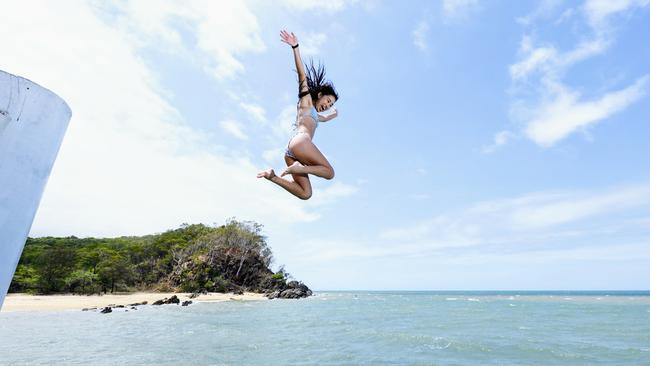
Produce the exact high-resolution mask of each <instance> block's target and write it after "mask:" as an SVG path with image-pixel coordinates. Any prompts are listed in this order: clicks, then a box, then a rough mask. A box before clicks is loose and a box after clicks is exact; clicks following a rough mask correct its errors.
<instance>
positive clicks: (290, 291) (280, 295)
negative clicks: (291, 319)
mask: <svg viewBox="0 0 650 366" xmlns="http://www.w3.org/2000/svg"><path fill="white" fill-rule="evenodd" d="M311 295H312V291H311V290H310V289H309V287H307V285H305V284H304V283H302V282H298V281H291V282H289V283H287V286H286V287H285V288H284V289H282V290H275V291H271V292H268V293H266V297H268V298H269V299H300V298H303V297H308V296H311Z"/></svg>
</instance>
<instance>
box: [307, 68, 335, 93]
mask: <svg viewBox="0 0 650 366" xmlns="http://www.w3.org/2000/svg"><path fill="white" fill-rule="evenodd" d="M305 69H306V70H305V76H306V78H307V87H308V88H309V94H310V96H311V99H312V100H317V99H318V93H321V94H322V95H331V96H333V97H334V99H336V100H339V94H338V93H337V92H336V89H334V84H332V82H331V81H326V80H325V66H324V65H321V63H320V62H319V63H318V68H316V67H315V66H314V60H313V59H310V62H309V66H307V67H305Z"/></svg>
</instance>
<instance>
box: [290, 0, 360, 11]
mask: <svg viewBox="0 0 650 366" xmlns="http://www.w3.org/2000/svg"><path fill="white" fill-rule="evenodd" d="M355 2H356V1H355V0H348V1H346V0H327V1H322V0H282V1H281V3H282V5H284V6H285V7H287V8H289V9H291V10H298V11H307V10H325V11H329V12H336V11H340V10H343V9H344V8H345V7H346V6H347V5H349V4H352V3H355Z"/></svg>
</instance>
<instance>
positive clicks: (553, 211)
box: [379, 184, 650, 252]
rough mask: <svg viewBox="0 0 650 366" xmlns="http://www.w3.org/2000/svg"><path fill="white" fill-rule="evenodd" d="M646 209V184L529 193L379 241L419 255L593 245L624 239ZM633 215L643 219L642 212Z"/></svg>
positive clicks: (395, 231)
mask: <svg viewBox="0 0 650 366" xmlns="http://www.w3.org/2000/svg"><path fill="white" fill-rule="evenodd" d="M648 209H650V185H648V184H646V185H638V186H627V187H616V188H610V189H606V190H601V191H586V192H542V193H531V194H527V195H522V196H518V197H513V198H505V199H499V200H493V201H483V202H478V203H475V204H473V205H470V206H469V207H467V208H465V209H461V210H457V211H452V212H447V213H443V214H438V215H435V216H433V217H431V218H428V219H424V220H419V221H416V222H412V223H410V224H407V225H404V226H402V227H395V228H389V229H386V230H384V231H382V232H381V233H380V234H379V238H380V239H383V240H388V241H391V242H392V243H407V244H409V245H412V246H413V247H414V248H419V249H420V250H421V251H423V252H425V251H430V250H440V249H443V248H461V247H471V246H494V245H498V246H504V245H505V246H512V245H514V246H515V247H518V250H526V247H528V246H534V245H539V244H543V245H544V246H548V247H552V246H554V245H558V244H564V243H565V240H564V239H565V238H567V237H570V238H571V241H570V242H571V243H580V239H587V240H588V242H593V243H594V244H596V243H597V242H598V240H599V237H607V235H615V234H617V233H620V232H621V231H623V232H626V235H630V234H631V233H632V232H634V231H633V230H630V229H629V225H636V224H635V223H631V222H630V217H634V216H630V215H631V212H632V210H641V211H644V212H645V215H647V211H648ZM618 215H623V216H618ZM638 215H639V216H640V217H642V218H643V217H646V216H644V213H643V212H641V213H639V214H638ZM605 218H606V219H605ZM603 219H605V220H604V222H605V223H604V224H603V222H601V221H602V220H603ZM637 226H638V225H637ZM608 227H609V228H611V230H610V229H608ZM522 245H523V246H524V247H520V246H522Z"/></svg>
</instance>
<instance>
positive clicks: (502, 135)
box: [483, 131, 516, 154]
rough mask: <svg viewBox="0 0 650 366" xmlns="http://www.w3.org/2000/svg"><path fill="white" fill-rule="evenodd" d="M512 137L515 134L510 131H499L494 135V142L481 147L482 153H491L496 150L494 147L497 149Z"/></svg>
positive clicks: (514, 136)
mask: <svg viewBox="0 0 650 366" xmlns="http://www.w3.org/2000/svg"><path fill="white" fill-rule="evenodd" d="M514 138H516V135H515V134H514V133H512V132H510V131H499V132H497V133H496V134H495V135H494V142H493V143H492V145H489V146H486V147H484V148H483V153H485V154H489V153H492V152H494V151H496V149H498V148H499V147H500V146H503V145H505V144H506V143H507V142H508V141H510V140H512V139H514Z"/></svg>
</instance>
